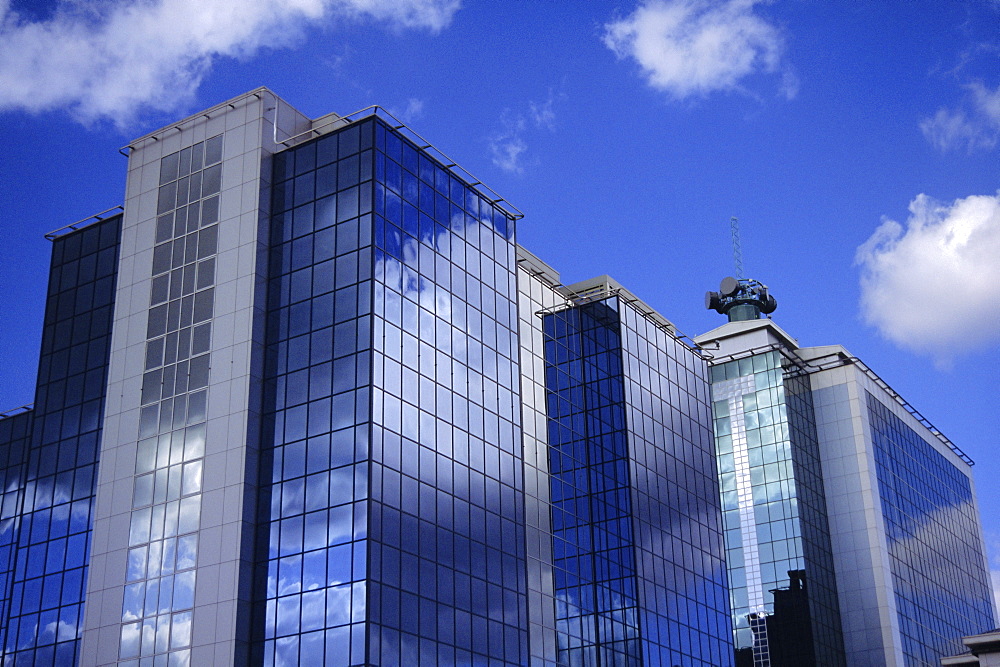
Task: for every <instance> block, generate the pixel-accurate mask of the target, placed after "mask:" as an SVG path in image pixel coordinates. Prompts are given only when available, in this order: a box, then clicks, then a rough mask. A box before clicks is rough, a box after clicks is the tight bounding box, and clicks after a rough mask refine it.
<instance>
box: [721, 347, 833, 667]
mask: <svg viewBox="0 0 1000 667" xmlns="http://www.w3.org/2000/svg"><path fill="white" fill-rule="evenodd" d="M783 363H785V362H784V361H783V357H782V356H781V354H780V353H779V352H777V351H774V352H768V353H765V354H759V355H754V356H752V357H748V358H745V359H740V360H737V361H730V362H726V363H722V364H717V365H715V366H713V367H712V396H713V399H714V403H713V409H714V419H715V436H716V449H717V453H718V462H719V478H720V482H721V492H722V509H723V520H724V524H725V544H726V553H727V561H728V562H727V566H728V568H729V577H730V582H731V589H730V597H731V604H732V610H733V623H734V625H735V633H734V639H735V645H736V653H737V665H748V666H749V665H757V666H764V667H766V666H767V665H770V664H772V662H773V664H775V665H777V664H785V663H784V662H783V658H782V656H783V655H796V656H799V658H800V659H805V660H807V661H809V660H812V661H819V662H818V664H827V665H838V664H843V662H844V653H843V640H842V636H841V632H840V615H839V611H838V604H837V598H836V586H835V583H834V575H833V567H832V557H831V555H830V553H831V551H830V550H831V547H830V536H829V526H828V524H827V520H826V512H825V505H824V502H825V501H824V500H823V498H824V494H823V487H822V474H821V471H820V467H819V465H820V464H819V455H818V446H817V441H816V427H815V420H814V418H813V416H812V403H811V398H810V394H809V389H808V378H805V377H787V379H786V369H785V368H784V366H783ZM792 370H794V369H792ZM795 586H804V591H805V594H804V595H798V596H796V595H787V596H784V598H783V599H784V600H785V601H786V602H788V604H785V605H784V606H783V609H786V610H788V611H787V612H785V613H784V614H782V615H781V616H778V615H776V614H775V612H776V609H775V591H777V590H787V589H791V588H794V587H795ZM795 600H797V601H798V602H799V604H798V607H796V608H794V609H790V602H791V601H795ZM802 656H805V657H804V658H803V657H802Z"/></svg>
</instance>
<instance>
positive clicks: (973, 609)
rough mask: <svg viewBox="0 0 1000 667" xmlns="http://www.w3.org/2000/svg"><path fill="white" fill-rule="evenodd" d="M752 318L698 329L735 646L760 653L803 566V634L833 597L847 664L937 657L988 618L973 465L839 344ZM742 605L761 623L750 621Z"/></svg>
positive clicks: (992, 614)
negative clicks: (811, 343) (808, 619)
mask: <svg viewBox="0 0 1000 667" xmlns="http://www.w3.org/2000/svg"><path fill="white" fill-rule="evenodd" d="M727 280H732V279H727ZM730 287H731V286H730ZM765 289H766V288H765ZM725 291H727V290H726V285H725V283H724V286H723V292H725ZM710 296H711V294H710ZM716 296H718V295H716ZM706 303H708V302H706ZM714 305H716V304H715V303H714V302H713V303H712V304H710V307H713V306H714ZM757 317H759V310H758V311H756V312H755V313H754V315H753V316H752V317H749V318H744V319H742V320H741V319H740V318H736V317H731V320H734V321H730V322H729V323H727V324H725V325H723V326H721V327H718V328H717V329H714V330H712V331H709V332H707V333H705V334H703V335H701V336H697V337H696V338H695V341H696V342H697V343H698V344H699V345H701V346H703V347H704V348H705V349H706V350H707V351H709V352H710V353H711V354H712V355H713V356H714V357H715V359H714V361H713V398H714V400H715V403H714V412H715V417H716V444H717V447H718V451H719V458H720V474H721V482H722V489H723V510H724V513H725V514H726V548H727V552H728V561H729V562H728V565H729V569H730V573H731V577H732V580H733V583H732V586H733V587H732V589H731V590H732V595H733V604H734V612H733V613H734V622H735V623H736V625H737V626H738V628H739V627H742V628H744V629H742V630H738V632H737V636H736V647H737V649H738V651H739V650H740V649H741V648H742V650H743V651H744V652H747V657H748V658H749V656H751V655H752V656H753V659H756V660H757V661H758V662H757V663H756V664H761V661H763V660H766V659H767V653H768V649H767V644H768V637H767V635H768V633H770V632H772V626H773V627H774V628H775V629H776V630H777V632H778V633H780V632H781V629H782V627H783V624H784V623H785V621H784V620H782V619H779V618H778V616H779V615H780V613H779V612H780V610H778V609H776V607H777V603H778V601H777V599H776V597H777V594H776V593H775V589H779V588H785V589H787V588H788V584H786V583H785V582H786V581H788V577H789V576H791V577H792V581H791V583H792V584H793V585H792V588H795V587H796V585H797V582H796V581H795V578H796V577H797V576H798V575H799V573H803V574H804V587H805V591H806V595H805V597H803V598H802V600H803V601H804V602H805V603H806V604H807V607H808V609H805V610H802V611H804V613H807V614H808V613H811V614H812V616H813V618H812V631H813V634H814V635H816V634H817V632H818V631H820V630H821V627H820V626H821V625H822V624H817V622H816V620H817V619H816V618H815V615H816V611H817V609H818V608H821V607H823V606H826V607H827V608H830V607H831V602H832V607H833V608H834V611H836V607H838V606H839V610H840V613H839V619H838V620H839V625H840V626H841V629H842V638H843V642H842V650H843V652H844V653H843V656H844V657H846V664H848V665H909V664H937V661H938V660H939V659H940V658H941V657H942V656H945V655H948V654H951V653H955V652H957V651H958V650H960V648H961V646H962V644H961V637H962V635H967V634H974V633H977V632H983V631H985V630H988V629H990V628H992V627H993V626H994V624H995V619H996V610H995V602H994V600H993V595H992V587H991V586H990V583H989V570H988V568H987V565H986V563H987V560H986V554H985V545H984V542H983V539H982V527H981V525H980V520H979V511H978V507H977V503H976V497H975V491H974V482H973V478H972V470H971V463H972V462H971V460H970V459H969V458H968V457H967V456H965V454H963V453H962V452H961V451H960V450H958V448H957V447H955V446H954V445H953V444H952V443H951V442H950V441H948V440H947V439H946V438H945V437H944V436H943V435H941V434H940V433H939V432H938V431H937V430H936V429H935V428H934V427H933V426H931V425H930V424H929V423H928V422H927V421H926V420H925V419H924V418H923V417H922V416H921V415H920V414H919V413H918V412H916V411H915V410H914V409H913V408H912V406H910V405H909V404H908V403H906V402H905V400H904V399H902V398H901V397H900V396H899V395H898V394H896V392H895V391H893V390H892V388H891V387H889V386H888V385H887V384H886V383H885V382H884V381H883V380H882V379H881V378H879V377H878V376H877V375H876V374H875V373H874V372H872V371H871V369H869V368H868V367H867V366H866V365H865V364H864V363H863V362H862V361H861V360H859V359H857V358H856V357H854V356H852V355H851V354H850V353H849V352H848V351H847V350H845V349H844V348H843V347H842V346H839V345H829V346H822V347H809V348H801V347H799V346H798V343H797V342H796V341H795V339H794V338H792V337H791V336H789V335H788V334H787V333H786V332H784V331H783V330H782V329H781V328H780V327H778V326H777V325H776V324H775V323H774V322H773V321H771V320H770V319H756V318H757ZM741 384H742V386H737V385H741ZM727 391H728V393H727ZM796 402H797V403H798V407H797V408H796V407H795V406H794V405H793V403H796ZM795 421H799V422H800V424H804V425H805V426H806V428H805V429H803V428H801V427H800V428H799V429H795V428H794V427H789V426H788V425H789V424H793V423H794V422H795ZM720 427H721V428H720ZM796 430H798V431H799V433H798V435H796ZM809 431H811V432H812V433H814V434H815V435H814V439H813V438H810V437H808V436H809V433H808V432H809ZM786 461H787V462H788V463H791V464H792V465H790V466H789V465H788V463H786ZM804 500H805V502H803V501H804ZM790 501H792V502H790ZM775 505H776V506H778V507H777V508H780V510H783V511H784V514H790V515H789V516H785V515H784V514H782V513H781V512H780V511H779V512H777V514H779V515H781V516H774V514H775V512H774V511H773V510H774V509H776V508H775V507H773V506H775ZM796 505H797V506H796ZM810 505H811V506H813V507H812V513H813V515H814V519H813V521H811V522H810V521H807V520H806V517H805V515H806V511H805V510H806V509H807V508H808V507H809V506H810ZM789 510H791V512H789ZM775 519H778V521H775ZM789 519H792V520H791V521H789ZM810 523H811V524H812V525H809V524H810ZM775 528H777V530H775ZM824 531H828V532H827V533H826V534H824ZM824 545H828V546H824ZM831 560H832V570H833V571H832V572H827V571H826V570H827V567H829V566H824V562H827V563H828V562H829V561H831ZM817 570H818V571H819V574H820V576H819V577H817V576H816V572H817ZM734 574H735V576H733V575H734ZM817 579H820V581H819V582H817ZM824 579H826V580H827V581H828V582H829V583H834V581H835V583H834V585H835V590H836V598H837V599H836V600H834V601H828V602H827V603H826V604H825V605H824V604H820V602H821V601H820V600H817V599H816V598H817V596H820V597H822V596H824V595H825V593H826V590H827V589H828V588H829V584H824V582H823V580H824ZM817 583H819V584H821V585H820V586H819V588H820V590H819V591H817V590H816V588H817ZM772 586H773V587H774V588H773V589H772V588H771V587H772ZM771 594H774V595H775V598H772V597H771ZM786 595H787V593H786ZM838 603H839V604H838ZM753 614H762V615H763V616H765V617H766V618H767V622H766V623H759V624H758V628H755V629H753V630H751V627H750V625H751V624H752V623H753V621H750V624H748V620H749V618H750V615H753ZM762 620H763V619H762ZM784 628H785V629H787V628H788V626H787V624H785V625H784ZM740 633H744V634H742V636H741V634H740ZM770 639H771V641H772V642H774V641H777V642H778V643H779V644H780V643H781V639H782V638H781V637H778V638H777V639H775V637H773V636H772V637H771V638H770ZM786 639H787V637H786ZM812 639H814V642H815V643H814V647H815V648H814V649H813V650H816V651H819V650H820V644H821V642H819V641H818V639H819V637H813V638H812ZM779 650H780V649H779ZM771 651H772V653H773V651H774V647H773V646H772V647H771ZM842 659H843V658H841V660H842ZM746 664H754V663H753V662H748V663H746ZM823 664H826V663H823Z"/></svg>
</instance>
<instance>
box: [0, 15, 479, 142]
mask: <svg viewBox="0 0 1000 667" xmlns="http://www.w3.org/2000/svg"><path fill="white" fill-rule="evenodd" d="M460 4H461V0H254V1H253V2H245V3H234V2H231V1H230V0H129V1H127V2H114V3H80V2H75V1H74V0H60V2H59V4H58V5H57V7H56V9H55V12H54V14H53V15H52V16H51V18H48V19H45V20H40V21H30V20H27V19H25V18H23V17H21V16H19V15H18V14H17V13H16V12H15V11H13V10H12V9H11V7H10V2H9V0H0V111H3V110H11V109H23V110H26V111H30V112H40V111H47V110H52V109H69V110H70V111H71V112H72V113H73V114H74V115H75V116H76V117H77V118H78V119H80V120H82V121H84V122H90V121H94V120H98V119H105V118H107V119H111V120H113V121H115V122H116V123H118V124H119V125H123V124H126V123H128V122H130V121H131V120H132V119H133V118H134V117H135V115H136V114H137V113H138V112H140V111H142V110H144V109H151V110H157V111H174V110H176V109H178V108H181V107H182V106H183V105H184V104H186V103H187V102H189V101H190V99H191V97H192V96H193V94H194V92H195V90H197V88H198V86H199V85H200V83H201V81H202V79H203V78H204V77H205V75H206V74H207V73H208V72H209V70H210V69H211V67H212V64H213V61H214V60H215V59H217V58H219V57H226V56H228V57H248V56H251V55H253V54H254V53H255V52H257V51H258V50H259V49H261V48H265V47H270V48H280V47H284V46H288V45H289V44H291V43H293V42H294V41H295V40H296V39H297V38H299V37H300V35H301V34H302V31H303V29H304V28H306V27H307V26H309V25H311V24H317V23H320V22H322V21H324V20H329V19H331V18H335V17H340V18H350V19H355V20H361V19H374V20H377V21H382V22H385V23H387V24H389V25H390V26H393V27H397V28H423V29H428V30H431V31H438V30H441V29H443V28H445V27H446V26H447V25H448V23H449V22H450V20H451V17H452V16H453V14H454V13H455V12H456V11H457V10H458V8H459V6H460Z"/></svg>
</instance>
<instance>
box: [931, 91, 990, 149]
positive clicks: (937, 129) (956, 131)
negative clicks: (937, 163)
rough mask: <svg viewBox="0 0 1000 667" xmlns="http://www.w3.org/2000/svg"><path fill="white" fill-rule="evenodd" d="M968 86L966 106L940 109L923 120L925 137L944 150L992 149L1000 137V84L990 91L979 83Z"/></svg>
mask: <svg viewBox="0 0 1000 667" xmlns="http://www.w3.org/2000/svg"><path fill="white" fill-rule="evenodd" d="M965 88H966V89H967V90H968V91H969V94H968V97H967V99H966V100H965V102H964V104H963V106H961V107H959V108H956V109H938V111H937V113H936V114H934V117H933V118H925V119H924V120H922V121H921V122H920V130H921V131H922V132H923V133H924V137H926V138H927V140H928V141H929V142H931V144H933V145H934V147H935V148H937V149H938V150H940V151H943V152H944V151H950V150H958V149H961V148H965V149H966V150H968V151H969V152H972V151H974V150H977V149H980V148H982V149H986V150H989V149H991V148H993V147H994V146H996V145H997V141H998V140H1000V86H997V88H996V90H990V89H989V88H987V87H986V86H984V85H983V84H982V83H979V82H977V83H972V84H969V85H967V86H966V87H965Z"/></svg>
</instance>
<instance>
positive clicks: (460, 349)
mask: <svg viewBox="0 0 1000 667" xmlns="http://www.w3.org/2000/svg"><path fill="white" fill-rule="evenodd" d="M128 152H129V158H128V159H129V164H128V176H127V183H126V199H125V203H124V207H123V210H122V211H121V213H116V214H114V215H111V216H110V217H106V218H103V219H99V220H95V221H89V222H85V223H82V224H77V225H72V226H70V227H69V228H64V229H63V230H59V231H58V232H56V233H53V235H52V238H53V262H52V278H51V280H50V285H49V296H48V303H47V308H46V320H45V330H44V331H45V333H44V336H43V341H42V354H41V361H40V365H39V384H38V390H37V392H36V396H35V402H34V407H33V408H32V409H30V410H27V409H26V410H23V411H20V412H18V414H12V415H10V416H7V417H3V418H0V463H2V464H4V468H3V471H2V475H3V480H4V482H5V485H4V487H3V497H2V499H0V512H2V514H0V610H2V611H3V616H2V619H0V639H2V642H3V643H2V651H3V653H2V654H3V656H4V658H3V662H4V664H8V663H10V664H31V665H64V664H81V665H115V664H117V665H127V666H129V667H147V666H150V667H159V666H161V665H163V666H167V667H183V666H185V665H224V664H234V665H244V664H264V665H295V664H301V663H304V662H311V661H317V662H319V661H322V662H323V663H324V664H330V665H398V664H435V665H436V664H456V665H467V664H511V665H522V664H538V665H573V664H595V663H594V662H593V661H595V660H600V661H602V662H601V664H604V662H606V661H608V660H612V661H615V662H616V664H634V665H640V664H642V665H661V664H662V665H673V664H690V665H704V666H706V667H707V666H708V665H720V664H728V661H729V656H730V654H731V650H730V647H729V637H730V634H731V628H730V626H729V613H728V609H727V604H728V600H727V598H726V595H725V593H724V592H725V587H726V580H725V569H724V565H723V549H722V541H721V535H722V532H721V519H720V514H719V504H718V503H719V500H718V498H719V496H718V487H717V476H716V472H715V466H714V459H713V458H712V456H711V437H710V425H709V421H708V414H709V412H708V410H709V408H708V405H709V403H708V396H709V393H708V380H707V372H708V371H707V364H706V362H705V360H704V359H703V358H702V357H701V356H699V355H698V354H697V353H696V352H695V351H694V350H693V349H692V348H690V347H688V346H685V345H683V344H682V343H680V342H679V339H678V336H677V334H676V332H675V331H673V329H672V327H671V326H669V323H665V321H663V320H662V318H660V317H659V316H656V315H655V314H654V313H651V312H649V311H648V309H647V308H645V307H641V306H637V305H636V302H635V301H634V299H631V298H627V297H624V296H623V295H626V294H627V293H626V292H625V291H624V290H622V289H621V288H620V287H618V286H609V284H608V283H607V281H604V282H603V283H602V285H604V286H605V290H604V292H603V293H602V295H601V297H600V299H595V298H594V295H593V293H587V290H586V289H583V287H579V286H578V287H576V288H567V287H564V286H562V285H560V284H559V279H558V275H557V274H555V273H554V272H553V271H552V270H551V269H550V268H548V267H546V266H545V265H544V263H542V262H540V260H537V258H533V256H531V255H530V253H527V252H526V251H524V250H523V249H520V248H518V246H517V245H516V229H515V227H516V221H517V219H518V218H519V217H520V213H519V212H517V210H516V209H514V208H513V207H511V206H510V205H509V204H507V203H506V202H505V201H504V200H503V199H502V198H500V197H499V196H497V195H496V194H495V193H492V192H491V191H489V190H488V189H487V188H485V187H484V186H482V185H481V184H479V183H478V181H477V180H476V179H474V178H472V177H471V176H470V175H468V174H467V173H465V172H462V171H461V170H460V169H459V168H457V167H456V166H455V165H454V164H453V162H452V161H451V160H448V159H447V158H445V157H444V156H442V155H441V154H440V153H437V152H435V150H434V149H432V147H430V146H429V145H428V144H427V143H426V142H425V141H423V140H422V139H420V138H419V137H417V136H416V135H415V134H413V133H412V132H410V131H409V130H407V129H406V128H404V127H402V126H400V125H399V124H398V123H395V122H393V123H387V122H385V120H384V119H383V115H382V114H380V113H379V112H378V110H377V109H376V110H367V111H365V112H361V113H359V114H355V115H352V116H350V117H343V118H342V117H339V116H336V115H333V114H331V115H329V116H325V117H322V118H319V119H315V120H312V119H309V118H307V117H305V116H304V115H302V114H300V113H299V112H297V111H296V110H295V109H293V108H292V107H290V106H289V105H288V104H287V103H285V102H283V101H282V100H280V99H279V98H277V97H276V96H275V95H273V94H272V93H271V92H270V91H268V90H266V89H258V90H256V91H252V92H251V93H248V94H246V95H243V96H240V97H238V98H234V99H233V100H230V101H228V102H226V103H224V104H221V105H218V106H216V107H213V108H211V109H208V110H205V111H204V112H201V113H199V114H196V115H194V116H191V117H190V118H187V119H184V120H182V121H179V122H177V123H174V124H172V125H170V126H168V127H165V128H163V129H161V130H158V131H156V132H154V133H151V134H150V135H147V136H145V137H142V138H140V139H137V140H136V141H134V142H132V144H130V146H129V147H128ZM597 311H600V317H599V318H597V319H594V316H593V313H595V312H597ZM608 313H610V315H608ZM595 323H597V324H595ZM566 326H569V328H568V329H567V328H566ZM594 345H598V346H599V347H600V349H599V350H598V349H594V348H593V346H594ZM566 355H569V356H570V357H572V358H568V357H567V356H566ZM573 355H576V356H575V357H574V356H573ZM595 373H596V375H595ZM653 380H655V382H653V383H652V384H651V382H652V381H653ZM604 391H609V392H610V394H608V396H604V395H603V394H602V392H604ZM567 406H569V407H568V408H567ZM567 409H568V410H569V412H567V411H566V410H567Z"/></svg>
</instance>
